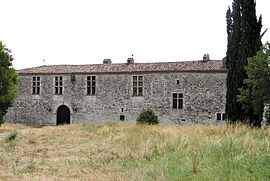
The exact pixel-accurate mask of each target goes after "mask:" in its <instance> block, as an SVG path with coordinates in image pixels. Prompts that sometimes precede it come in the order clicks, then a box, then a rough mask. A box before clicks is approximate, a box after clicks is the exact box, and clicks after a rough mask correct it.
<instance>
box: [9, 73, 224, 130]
mask: <svg viewBox="0 0 270 181" xmlns="http://www.w3.org/2000/svg"><path fill="white" fill-rule="evenodd" d="M90 75H91V74H90ZM92 75H94V74H92ZM134 75H142V76H143V78H144V83H143V84H144V89H143V96H142V97H133V96H132V80H133V76H134ZM33 76H40V77H41V94H40V95H32V77H33ZM54 76H55V75H52V74H48V75H30V74H28V75H27V74H24V75H20V76H19V79H20V82H19V86H18V90H19V95H18V97H17V99H16V100H15V103H14V106H13V107H12V108H10V109H9V111H8V114H7V115H6V116H5V120H6V121H7V122H15V123H25V124H30V125H33V124H34V125H56V119H57V118H56V117H57V108H58V107H59V106H60V105H66V106H67V107H68V108H69V109H70V112H71V123H76V124H92V123H100V122H107V121H115V122H121V121H120V115H122V116H124V118H125V120H124V122H135V121H136V118H137V116H138V114H139V113H140V112H141V111H142V110H143V109H147V108H151V109H153V110H154V111H155V112H156V114H157V115H158V117H159V120H160V122H161V123H164V124H172V123H173V124H193V123H201V124H224V121H217V120H216V119H217V118H216V114H217V113H223V112H225V98H226V73H191V72H190V73H147V74H146V73H145V74H143V73H142V74H97V75H95V76H96V95H86V94H87V91H86V79H87V76H88V74H76V75H75V82H72V81H71V76H72V75H70V74H65V75H63V79H64V81H63V82H64V87H63V88H64V90H63V95H55V94H54ZM174 92H179V93H183V96H184V99H183V100H184V104H183V106H184V107H183V110H176V109H172V93H174Z"/></svg>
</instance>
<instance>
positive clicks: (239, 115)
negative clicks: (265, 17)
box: [225, 0, 262, 123]
mask: <svg viewBox="0 0 270 181" xmlns="http://www.w3.org/2000/svg"><path fill="white" fill-rule="evenodd" d="M226 18H227V33H228V47H227V56H226V66H227V73H228V74H227V95H226V111H225V112H226V117H227V119H228V120H230V121H231V122H233V123H235V122H236V121H238V120H240V121H244V120H246V119H250V120H260V118H259V117H258V116H257V115H256V114H254V110H253V107H250V108H249V109H246V108H245V107H243V105H242V102H238V101H237V95H238V94H239V88H241V87H243V85H244V79H246V78H247V73H246V70H245V66H247V62H248V61H247V59H248V57H252V56H254V55H255V54H256V52H257V51H258V50H259V49H260V47H261V35H260V32H261V27H262V18H261V17H259V19H257V16H256V2H255V1H254V0H234V1H233V6H232V11H231V9H230V8H229V9H228V11H227V14H226ZM246 101H248V99H246ZM246 105H247V104H246ZM243 109H245V110H246V111H244V110H243Z"/></svg>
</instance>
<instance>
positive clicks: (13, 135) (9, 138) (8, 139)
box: [6, 129, 18, 142]
mask: <svg viewBox="0 0 270 181" xmlns="http://www.w3.org/2000/svg"><path fill="white" fill-rule="evenodd" d="M17 135H18V131H17V130H16V129H14V130H13V131H12V132H10V133H9V135H8V136H7V137H6V141H8V142H11V141H13V140H15V139H16V137H17Z"/></svg>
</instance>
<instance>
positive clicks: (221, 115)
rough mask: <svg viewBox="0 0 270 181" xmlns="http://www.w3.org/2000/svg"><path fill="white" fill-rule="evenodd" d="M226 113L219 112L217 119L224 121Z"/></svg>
mask: <svg viewBox="0 0 270 181" xmlns="http://www.w3.org/2000/svg"><path fill="white" fill-rule="evenodd" d="M224 120H225V113H217V121H224Z"/></svg>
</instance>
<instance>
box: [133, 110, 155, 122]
mask: <svg viewBox="0 0 270 181" xmlns="http://www.w3.org/2000/svg"><path fill="white" fill-rule="evenodd" d="M136 122H137V123H138V124H158V123H159V121H158V117H157V116H156V114H155V112H154V111H153V110H152V109H147V110H143V111H142V112H141V113H140V115H139V116H138V117H137V120H136Z"/></svg>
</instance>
